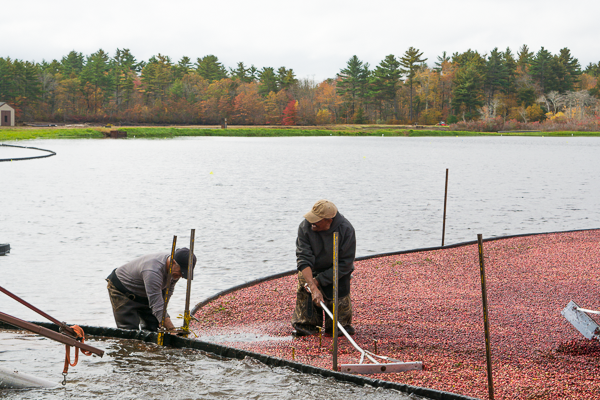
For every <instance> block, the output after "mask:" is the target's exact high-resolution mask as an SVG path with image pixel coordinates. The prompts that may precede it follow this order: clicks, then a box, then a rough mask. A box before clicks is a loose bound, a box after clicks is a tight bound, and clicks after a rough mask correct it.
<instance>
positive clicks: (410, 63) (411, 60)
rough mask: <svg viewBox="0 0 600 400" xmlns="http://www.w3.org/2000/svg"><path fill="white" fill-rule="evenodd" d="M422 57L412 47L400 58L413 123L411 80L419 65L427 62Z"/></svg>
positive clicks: (421, 54) (421, 53)
mask: <svg viewBox="0 0 600 400" xmlns="http://www.w3.org/2000/svg"><path fill="white" fill-rule="evenodd" d="M422 56H423V52H420V51H419V50H418V49H415V48H414V47H412V46H411V47H409V48H408V50H406V52H405V53H404V56H402V57H401V58H400V65H401V66H402V69H401V70H400V71H401V72H402V73H403V74H404V75H406V77H407V79H408V87H409V90H410V92H409V93H410V96H409V97H410V101H409V110H410V111H409V119H410V121H411V122H412V121H413V79H414V77H415V74H416V73H417V69H418V68H419V66H420V64H421V63H424V62H425V61H427V59H426V58H421V57H422Z"/></svg>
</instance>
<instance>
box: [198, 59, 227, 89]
mask: <svg viewBox="0 0 600 400" xmlns="http://www.w3.org/2000/svg"><path fill="white" fill-rule="evenodd" d="M196 71H197V72H198V74H199V75H200V76H201V77H203V78H204V79H207V80H208V81H209V82H210V83H212V82H214V81H219V80H221V79H224V78H227V71H226V70H225V67H224V66H223V64H221V63H220V62H219V59H218V58H217V57H216V56H213V55H212V54H211V55H208V56H204V57H202V58H198V59H197V61H196Z"/></svg>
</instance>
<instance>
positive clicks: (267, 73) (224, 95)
mask: <svg viewBox="0 0 600 400" xmlns="http://www.w3.org/2000/svg"><path fill="white" fill-rule="evenodd" d="M341 67H342V68H340V70H339V72H338V73H337V74H336V75H335V76H334V77H332V78H329V79H326V80H324V81H322V82H315V81H314V80H311V79H299V78H298V77H297V76H296V74H295V73H294V70H293V69H292V68H287V67H284V66H280V67H261V68H257V67H255V66H254V65H250V66H247V65H245V64H244V63H243V62H239V63H237V65H236V66H235V67H234V68H227V67H226V66H224V65H223V64H222V63H221V62H220V61H219V59H218V58H217V57H216V56H215V55H206V56H204V57H199V58H197V59H196V60H192V59H191V58H189V57H182V58H181V59H180V60H179V61H174V60H172V59H171V58H170V57H168V56H165V55H162V54H158V55H156V56H153V57H151V58H150V59H149V60H148V61H138V60H137V59H136V58H135V56H134V55H133V54H131V52H130V51H129V50H128V49H117V50H116V52H115V53H114V55H112V56H111V55H110V54H109V53H107V52H105V51H104V50H98V51H97V52H95V53H93V54H90V55H83V54H82V53H78V52H76V51H71V52H70V53H69V54H67V55H66V56H64V57H62V59H60V60H52V61H50V62H48V61H42V62H39V63H38V62H32V61H24V60H18V59H14V60H13V59H11V58H9V57H7V58H1V57H0V101H4V102H7V103H8V104H10V105H11V106H12V107H13V108H15V109H16V112H17V119H18V121H20V122H24V123H27V122H34V121H46V122H56V123H59V122H60V123H83V122H97V123H115V124H123V125H127V124H131V125H137V124H176V125H215V124H222V123H224V121H227V123H228V124H236V125H305V126H310V125H327V124H420V125H436V124H441V123H442V122H444V123H446V124H456V125H460V127H461V128H463V129H467V130H469V129H478V130H480V131H486V130H501V129H506V128H507V127H509V128H512V129H518V128H520V127H521V128H523V127H525V128H528V129H531V128H532V127H535V124H539V125H540V126H541V125H548V126H550V125H552V126H556V127H557V128H556V129H559V128H558V127H560V129H563V128H564V126H568V128H569V129H571V130H596V131H599V130H600V129H599V128H600V124H599V115H600V114H599V111H600V105H599V101H598V100H599V99H600V79H599V76H600V62H599V63H597V64H594V63H590V64H589V65H587V66H586V67H585V68H582V66H581V65H580V63H579V61H578V59H577V58H575V57H574V56H573V55H572V54H571V52H570V50H569V49H568V48H563V49H561V50H560V51H559V52H558V53H557V54H552V53H551V52H550V51H548V50H546V49H545V48H543V47H542V48H541V49H539V50H537V51H532V50H530V49H529V48H528V47H527V46H526V45H523V46H522V47H521V48H520V49H519V50H518V52H516V53H513V51H511V49H510V48H507V49H506V50H504V51H502V50H499V49H498V48H495V49H493V50H491V51H490V52H489V53H487V54H480V53H479V52H477V51H473V50H467V51H465V52H463V53H453V54H448V53H446V52H444V53H443V54H441V55H439V56H438V57H437V58H436V59H435V60H428V59H427V58H424V57H423V52H422V51H421V50H419V49H416V48H413V47H410V48H408V49H407V50H406V51H405V52H404V53H403V54H401V55H397V56H396V55H393V54H390V55H388V56H386V57H385V58H384V59H383V60H381V62H380V63H379V64H378V65H376V66H371V65H369V64H368V63H366V62H363V61H362V60H360V59H359V57H358V56H356V55H354V56H352V57H350V59H349V60H348V61H347V63H346V65H344V66H341Z"/></svg>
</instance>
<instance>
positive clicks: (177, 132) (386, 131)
mask: <svg viewBox="0 0 600 400" xmlns="http://www.w3.org/2000/svg"><path fill="white" fill-rule="evenodd" d="M112 129H118V130H120V131H125V132H127V136H128V138H172V137H178V136H244V137H275V136H382V135H384V136H408V137H415V136H432V137H435V136H600V132H566V131H563V132H502V133H497V132H467V131H449V130H440V129H437V130H434V129H409V128H407V127H394V126H389V125H388V126H380V125H342V126H339V125H336V126H328V127H285V128H284V127H229V128H228V129H219V128H200V127H121V128H116V127H115V128H112ZM110 130H111V129H108V128H100V127H95V128H91V127H90V128H67V127H55V128H54V127H53V128H30V127H25V128H21V127H19V128H2V129H0V141H11V140H28V139H73V138H80V139H100V138H103V137H105V133H108V132H109V131H110Z"/></svg>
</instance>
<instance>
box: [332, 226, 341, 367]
mask: <svg viewBox="0 0 600 400" xmlns="http://www.w3.org/2000/svg"><path fill="white" fill-rule="evenodd" d="M339 242H340V233H339V232H333V317H332V319H333V332H332V333H333V366H332V369H333V370H334V371H337V370H338V359H337V358H338V357H337V356H338V328H337V324H338V308H339V307H338V291H339V282H338V258H339V254H338V248H339Z"/></svg>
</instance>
